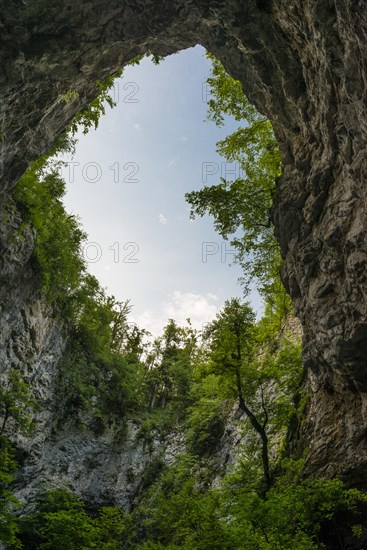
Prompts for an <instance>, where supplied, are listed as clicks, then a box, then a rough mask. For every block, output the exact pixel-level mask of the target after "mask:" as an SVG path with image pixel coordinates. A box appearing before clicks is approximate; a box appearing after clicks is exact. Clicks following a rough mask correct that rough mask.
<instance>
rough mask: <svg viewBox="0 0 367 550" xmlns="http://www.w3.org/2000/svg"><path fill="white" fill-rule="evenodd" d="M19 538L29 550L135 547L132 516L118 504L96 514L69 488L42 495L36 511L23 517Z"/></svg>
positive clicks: (119, 548)
mask: <svg viewBox="0 0 367 550" xmlns="http://www.w3.org/2000/svg"><path fill="white" fill-rule="evenodd" d="M20 526H21V532H20V538H21V539H22V540H23V541H24V542H25V543H26V547H27V549H29V550H32V549H36V548H37V549H39V550H55V549H56V548H65V549H66V548H67V549H68V550H69V549H70V550H91V549H93V548H101V549H103V550H127V549H129V548H133V546H132V544H133V539H134V529H133V525H132V520H131V518H130V516H128V515H126V514H124V513H123V512H122V510H121V509H120V508H119V507H113V506H108V507H103V508H101V509H100V510H99V513H98V515H97V516H96V517H92V516H90V515H89V514H87V512H86V510H85V507H84V505H83V503H82V502H81V501H80V500H79V499H78V498H77V497H76V496H75V495H74V494H73V493H72V492H71V491H69V490H68V489H63V488H59V489H53V490H52V491H49V492H47V493H45V494H41V495H39V498H38V502H37V509H36V511H35V512H34V513H33V514H31V515H28V516H25V517H23V518H22V520H21V523H20Z"/></svg>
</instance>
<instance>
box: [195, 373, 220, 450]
mask: <svg viewBox="0 0 367 550" xmlns="http://www.w3.org/2000/svg"><path fill="white" fill-rule="evenodd" d="M191 397H192V399H193V402H194V403H193V405H192V406H191V407H190V408H189V409H188V411H187V419H186V424H187V443H188V447H189V450H190V451H191V452H192V453H194V454H198V455H199V456H204V455H210V453H211V452H212V451H213V449H215V447H216V446H217V444H218V441H219V440H220V438H221V436H222V434H223V431H224V427H225V419H226V416H227V415H228V401H226V400H225V398H224V397H223V387H222V384H221V383H220V378H219V377H218V376H215V375H214V374H209V375H207V376H205V377H204V378H202V379H198V380H197V381H196V383H195V384H194V385H193V387H192V390H191Z"/></svg>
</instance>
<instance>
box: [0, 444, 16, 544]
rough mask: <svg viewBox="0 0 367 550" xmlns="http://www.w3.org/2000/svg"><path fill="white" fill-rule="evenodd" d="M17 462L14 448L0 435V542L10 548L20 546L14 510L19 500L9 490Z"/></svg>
mask: <svg viewBox="0 0 367 550" xmlns="http://www.w3.org/2000/svg"><path fill="white" fill-rule="evenodd" d="M16 469H17V463H16V461H15V459H14V449H13V448H12V446H11V445H10V443H9V441H8V440H7V439H6V438H5V437H4V436H3V435H1V436H0V542H3V543H5V544H8V545H11V547H12V548H21V543H20V541H19V539H18V536H17V535H18V531H19V527H18V522H17V520H16V518H15V516H14V511H15V510H16V509H17V508H18V507H19V502H18V500H17V499H16V498H15V496H14V495H13V493H12V491H11V483H12V482H13V480H14V474H15V472H16Z"/></svg>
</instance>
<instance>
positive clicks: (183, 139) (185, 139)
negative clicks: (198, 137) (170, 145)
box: [181, 136, 189, 141]
mask: <svg viewBox="0 0 367 550" xmlns="http://www.w3.org/2000/svg"><path fill="white" fill-rule="evenodd" d="M181 139H182V141H188V140H189V138H187V137H186V136H182V138H181Z"/></svg>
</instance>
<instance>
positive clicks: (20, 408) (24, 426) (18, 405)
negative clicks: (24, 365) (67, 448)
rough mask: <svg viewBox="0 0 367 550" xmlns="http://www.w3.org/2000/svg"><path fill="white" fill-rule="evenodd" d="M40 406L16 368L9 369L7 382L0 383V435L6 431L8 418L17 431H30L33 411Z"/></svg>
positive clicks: (32, 426)
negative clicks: (0, 422) (0, 421)
mask: <svg viewBox="0 0 367 550" xmlns="http://www.w3.org/2000/svg"><path fill="white" fill-rule="evenodd" d="M38 410H40V406H39V404H38V403H37V401H36V399H35V398H34V397H33V394H32V391H31V389H30V387H29V385H28V384H27V383H26V382H25V381H24V380H23V378H22V377H21V375H20V373H19V372H18V371H17V370H14V369H13V370H11V371H10V372H9V374H8V380H7V382H3V383H2V384H1V385H0V415H1V417H2V424H1V428H0V435H1V436H2V435H3V434H4V432H5V431H6V428H7V424H8V422H9V420H10V421H11V422H12V428H13V429H14V428H15V429H16V430H17V431H19V432H23V433H28V434H29V433H31V432H32V431H33V428H34V419H33V416H34V413H35V412H36V411H38Z"/></svg>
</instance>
